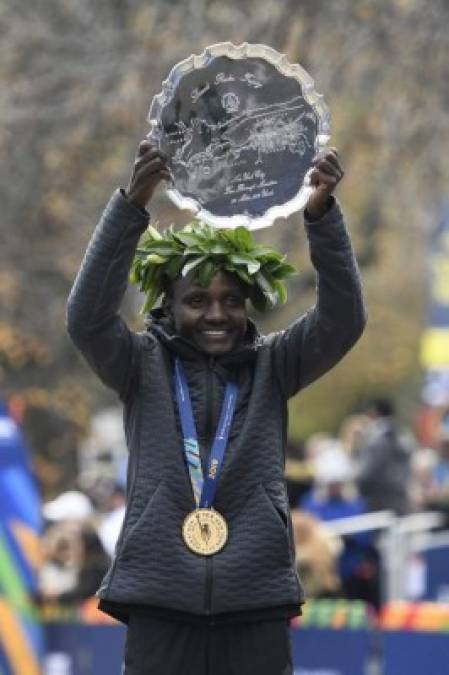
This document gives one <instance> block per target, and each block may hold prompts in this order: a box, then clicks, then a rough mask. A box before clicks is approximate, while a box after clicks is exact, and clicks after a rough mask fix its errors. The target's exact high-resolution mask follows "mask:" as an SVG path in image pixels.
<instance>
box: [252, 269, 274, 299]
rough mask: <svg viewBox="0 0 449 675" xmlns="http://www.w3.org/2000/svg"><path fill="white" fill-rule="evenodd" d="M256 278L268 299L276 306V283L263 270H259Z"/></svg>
mask: <svg viewBox="0 0 449 675" xmlns="http://www.w3.org/2000/svg"><path fill="white" fill-rule="evenodd" d="M255 278H256V282H257V284H258V285H259V286H260V288H261V289H262V292H263V294H264V295H265V297H266V298H267V300H268V301H269V302H270V303H271V304H272V305H273V306H274V305H275V304H276V289H275V288H274V284H273V283H272V282H271V280H270V279H268V278H267V277H266V275H265V274H263V273H262V272H258V273H257V274H256V276H255Z"/></svg>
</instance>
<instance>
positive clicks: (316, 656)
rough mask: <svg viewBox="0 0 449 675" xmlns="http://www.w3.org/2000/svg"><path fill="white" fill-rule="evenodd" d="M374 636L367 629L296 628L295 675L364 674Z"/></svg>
mask: <svg viewBox="0 0 449 675" xmlns="http://www.w3.org/2000/svg"><path fill="white" fill-rule="evenodd" d="M371 639H372V638H371V634H370V632H369V631H367V630H332V629H322V628H306V629H303V628H295V629H292V646H293V663H294V666H295V671H294V675H363V673H364V672H365V669H366V667H367V663H368V659H369V656H370V649H371ZM405 672H406V671H404V673H405ZM396 675H397V674H396ZM407 675H408V673H407ZM421 675H423V673H422V674H421Z"/></svg>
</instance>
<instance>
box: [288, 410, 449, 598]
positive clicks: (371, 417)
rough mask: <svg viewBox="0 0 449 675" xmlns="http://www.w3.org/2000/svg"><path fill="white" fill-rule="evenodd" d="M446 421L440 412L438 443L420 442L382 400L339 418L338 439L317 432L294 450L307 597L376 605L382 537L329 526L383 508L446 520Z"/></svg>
mask: <svg viewBox="0 0 449 675" xmlns="http://www.w3.org/2000/svg"><path fill="white" fill-rule="evenodd" d="M448 420H449V414H446V415H444V414H443V415H442V418H441V424H440V425H439V429H438V434H437V436H438V437H437V439H436V442H435V447H432V448H428V447H421V446H420V445H419V444H418V443H417V442H416V440H415V437H414V435H413V434H412V433H411V431H410V430H407V429H403V428H401V427H400V426H399V425H398V423H397V420H396V415H395V410H394V406H393V404H392V402H391V401H389V400H387V399H379V400H376V401H374V402H373V403H372V404H371V405H370V406H369V408H368V409H367V410H366V411H365V412H364V413H363V414H357V415H352V416H350V417H348V418H347V419H346V420H344V422H343V424H342V425H341V429H340V433H339V435H338V437H333V436H330V435H328V434H324V433H320V434H315V435H314V436H312V437H311V438H309V439H308V441H307V442H306V443H305V445H304V447H301V448H293V449H292V451H291V452H290V457H291V459H289V460H288V461H287V479H288V487H289V498H290V507H291V509H292V521H293V530H294V535H295V541H296V544H297V560H298V566H299V571H300V574H301V576H302V578H303V580H304V583H305V587H306V590H307V593H308V595H309V597H318V598H319V597H344V598H347V599H360V600H365V601H366V602H368V603H370V604H372V605H373V606H374V607H379V606H380V603H381V585H382V580H381V575H382V571H383V570H382V565H381V559H380V545H379V543H380V542H379V534H378V533H377V532H376V531H374V530H371V531H366V530H365V531H363V530H361V531H356V532H354V533H352V534H346V535H344V536H338V535H337V534H335V531H334V529H333V528H332V527H329V525H327V523H329V521H335V520H340V519H344V518H348V517H351V516H353V517H355V516H362V515H363V514H368V513H373V512H376V513H377V512H380V511H387V512H390V513H392V514H394V515H395V516H398V517H401V516H406V515H409V514H412V513H417V512H423V511H439V512H441V513H443V514H445V516H446V518H447V516H448V515H449V424H448V423H447V422H448ZM295 455H296V456H295ZM447 526H448V527H449V520H448V521H447ZM355 529H357V528H355ZM448 563H449V561H448Z"/></svg>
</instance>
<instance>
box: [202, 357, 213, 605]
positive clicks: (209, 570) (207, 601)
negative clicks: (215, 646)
mask: <svg viewBox="0 0 449 675" xmlns="http://www.w3.org/2000/svg"><path fill="white" fill-rule="evenodd" d="M214 364H215V359H214V357H213V356H211V357H210V359H209V361H208V364H207V383H206V396H207V402H206V405H207V414H206V441H207V444H208V448H209V452H210V450H211V445H212V434H213V429H212V422H213V414H214V405H213V399H212V370H213V367H214ZM212 579H213V564H212V556H206V588H205V594H204V610H205V613H206V614H210V613H211V611H212V607H211V606H212Z"/></svg>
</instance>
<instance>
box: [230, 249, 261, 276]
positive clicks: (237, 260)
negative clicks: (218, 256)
mask: <svg viewBox="0 0 449 675" xmlns="http://www.w3.org/2000/svg"><path fill="white" fill-rule="evenodd" d="M229 260H230V261H231V262H233V263H234V265H245V266H246V268H247V270H248V274H256V272H258V271H259V270H260V262H259V261H258V260H256V259H255V258H252V257H251V256H250V255H245V254H244V253H231V255H230V256H229Z"/></svg>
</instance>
